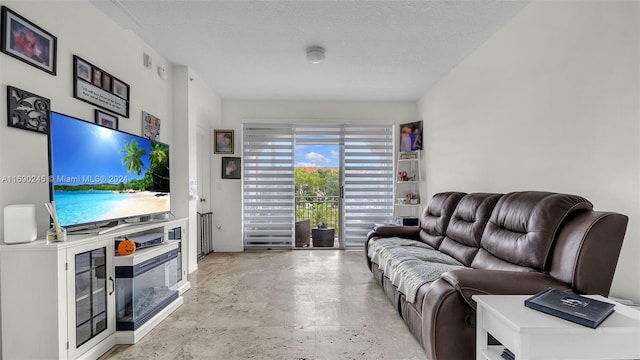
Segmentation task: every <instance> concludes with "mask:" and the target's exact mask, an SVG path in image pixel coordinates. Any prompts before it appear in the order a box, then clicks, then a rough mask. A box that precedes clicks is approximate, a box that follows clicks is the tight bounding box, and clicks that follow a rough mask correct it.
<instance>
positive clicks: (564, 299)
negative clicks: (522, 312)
mask: <svg viewBox="0 0 640 360" xmlns="http://www.w3.org/2000/svg"><path fill="white" fill-rule="evenodd" d="M524 306H526V307H529V308H532V309H534V310H538V311H542V312H543V313H547V314H549V315H553V316H557V317H559V318H562V319H565V320H569V321H571V322H574V323H576V324H580V325H584V326H587V327H590V328H593V329H595V328H597V327H598V326H599V325H600V324H601V323H602V322H603V321H604V319H606V318H607V317H608V316H609V315H611V314H612V313H613V308H614V306H615V305H614V304H611V303H608V302H604V301H600V300H595V299H591V298H588V297H585V296H580V295H577V294H573V293H570V292H566V291H560V290H557V289H547V290H544V291H542V292H539V293H537V294H535V295H533V296H532V297H530V298H528V299H526V300H525V301H524Z"/></svg>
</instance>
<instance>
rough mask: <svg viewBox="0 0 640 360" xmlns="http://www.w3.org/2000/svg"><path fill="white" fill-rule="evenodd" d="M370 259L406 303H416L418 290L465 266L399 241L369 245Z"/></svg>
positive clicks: (423, 246)
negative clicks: (403, 297) (404, 298)
mask: <svg viewBox="0 0 640 360" xmlns="http://www.w3.org/2000/svg"><path fill="white" fill-rule="evenodd" d="M368 255H369V257H370V258H371V261H372V262H374V263H376V264H378V266H379V268H380V270H382V272H383V273H384V275H385V276H386V277H387V278H389V280H391V283H392V284H393V285H394V286H396V287H397V288H398V291H400V292H401V293H402V294H404V296H405V297H406V299H407V301H408V302H410V303H413V302H415V299H416V294H417V293H418V289H420V287H421V286H423V285H424V284H427V283H430V282H432V281H435V280H437V279H438V278H439V277H440V275H442V273H444V272H447V271H450V270H454V269H462V268H464V265H463V264H462V263H460V262H459V261H457V260H456V259H454V258H452V257H450V256H448V255H445V254H443V253H441V252H439V251H438V250H435V249H434V248H433V247H431V246H429V245H427V244H424V243H421V242H418V241H415V240H407V239H402V238H385V239H378V240H376V241H372V242H371V243H370V244H369V252H368Z"/></svg>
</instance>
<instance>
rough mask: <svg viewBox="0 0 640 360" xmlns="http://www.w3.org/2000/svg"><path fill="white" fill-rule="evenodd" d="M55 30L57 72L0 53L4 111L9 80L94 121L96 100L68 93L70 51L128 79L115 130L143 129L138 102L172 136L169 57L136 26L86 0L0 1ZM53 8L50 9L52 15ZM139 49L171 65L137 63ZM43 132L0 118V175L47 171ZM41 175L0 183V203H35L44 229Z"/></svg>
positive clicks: (166, 137)
mask: <svg viewBox="0 0 640 360" xmlns="http://www.w3.org/2000/svg"><path fill="white" fill-rule="evenodd" d="M0 4H2V5H6V6H8V7H9V8H10V9H11V10H13V11H15V12H17V13H18V14H20V15H22V16H24V17H25V18H27V19H28V20H30V21H32V22H34V23H35V24H37V25H38V26H40V27H42V28H44V29H45V30H47V31H48V32H50V33H51V34H53V35H54V36H56V37H57V38H58V51H57V59H58V60H57V75H56V76H52V75H50V74H48V73H45V72H43V71H41V70H39V69H37V68H35V67H33V66H30V65H28V64H26V63H24V62H22V61H19V60H16V59H14V58H11V57H8V56H6V55H5V54H0V58H1V59H0V61H2V67H1V68H0V81H1V83H0V87H1V90H0V99H3V100H2V101H0V114H2V116H3V119H4V118H5V117H6V100H5V99H6V98H7V97H6V87H7V85H11V86H14V87H17V88H20V89H23V90H27V91H30V92H32V93H35V94H38V95H41V96H44V97H47V98H49V99H51V109H52V110H53V111H56V112H61V113H64V114H67V115H71V116H74V117H78V118H81V119H85V120H87V121H90V122H93V121H94V110H95V109H96V107H95V106H92V105H90V104H87V103H85V102H82V101H80V100H77V99H75V98H73V65H72V64H73V55H78V56H80V57H82V58H83V59H85V60H87V61H88V62H90V63H92V64H93V65H95V66H98V67H100V68H102V69H104V70H105V71H108V72H109V73H111V74H112V75H114V76H116V77H118V78H119V79H121V80H122V81H124V82H126V83H128V84H129V86H130V111H129V114H130V115H129V118H128V119H127V118H125V117H123V116H119V119H120V121H119V122H120V124H119V128H120V130H123V131H126V132H130V133H134V134H141V131H142V110H145V111H147V112H149V113H151V114H153V115H155V116H157V117H158V118H160V120H161V122H162V123H161V129H160V141H163V142H167V143H170V142H171V139H172V129H173V120H172V101H171V99H172V83H171V78H172V76H171V69H170V67H169V66H168V65H167V62H166V61H165V60H164V59H163V58H162V57H161V56H159V55H158V54H157V53H156V52H155V51H154V50H153V49H151V48H150V47H149V46H148V45H146V44H145V43H144V42H143V41H142V40H140V39H139V38H138V37H137V36H136V35H134V34H133V33H131V32H129V31H126V30H123V29H121V28H120V27H119V26H118V25H116V24H115V23H114V22H112V21H111V20H110V19H108V18H107V17H106V16H105V15H103V14H102V13H101V12H100V11H98V10H97V9H96V8H95V7H94V6H93V5H91V4H89V3H88V2H85V1H74V2H46V1H39V2H35V1H30V2H26V1H0ZM52 14H55V15H54V16H52ZM143 53H148V54H150V55H151V56H152V57H153V60H154V64H157V65H162V66H164V67H165V68H167V69H168V77H167V80H162V79H160V77H159V76H158V75H157V72H156V71H155V69H152V70H149V69H147V68H145V67H144V66H143V64H142V56H143ZM47 154H48V150H47V136H46V135H44V134H38V133H35V132H31V131H25V130H20V129H16V128H10V127H7V125H6V120H4V121H3V122H2V123H0V158H1V159H2V160H1V165H0V166H1V167H0V176H17V175H48V155H47ZM47 201H49V189H48V184H46V183H36V184H15V183H7V182H5V183H0V211H2V209H3V208H4V206H6V205H9V204H20V203H30V204H37V207H36V208H37V219H38V233H39V234H40V235H41V236H44V233H45V231H46V228H47V226H48V221H49V216H48V214H47V212H46V209H45V207H44V205H43V204H44V203H45V202H47ZM3 228H4V227H3V224H2V222H0V238H1V237H3V236H4V235H3V233H4V231H3Z"/></svg>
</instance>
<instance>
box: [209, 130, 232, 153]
mask: <svg viewBox="0 0 640 360" xmlns="http://www.w3.org/2000/svg"><path fill="white" fill-rule="evenodd" d="M233 138H234V136H233V130H213V153H214V154H233V149H234V139H233Z"/></svg>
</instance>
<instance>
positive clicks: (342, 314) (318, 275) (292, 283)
mask: <svg viewBox="0 0 640 360" xmlns="http://www.w3.org/2000/svg"><path fill="white" fill-rule="evenodd" d="M189 279H190V281H191V290H189V291H187V292H186V293H184V301H185V302H184V304H183V305H182V306H181V307H180V308H178V309H177V310H176V311H175V312H174V313H173V314H171V315H170V316H169V317H168V318H167V319H165V320H164V321H163V322H162V323H161V324H160V325H158V326H157V327H156V328H155V329H154V330H153V331H152V332H150V333H149V334H148V335H147V336H145V337H144V338H143V339H142V340H140V341H139V342H138V343H137V344H135V345H118V346H116V347H114V348H113V349H111V350H110V351H109V352H108V353H107V354H105V355H103V356H102V357H101V358H100V360H105V359H136V360H144V359H219V360H231V359H278V360H279V359H291V360H303V359H304V360H312V359H317V360H320V359H331V360H338V359H375V360H378V359H393V360H401V359H425V358H426V356H425V354H424V352H423V350H422V348H421V346H420V344H419V343H418V341H417V340H416V339H415V338H414V337H413V335H411V333H410V332H409V330H408V329H407V327H406V326H405V324H404V322H402V320H401V319H400V317H399V316H398V315H397V314H396V312H395V311H394V309H393V306H392V305H391V303H390V302H389V300H387V298H386V296H385V295H384V293H383V291H382V288H381V287H380V286H378V284H377V283H376V282H375V280H374V279H373V276H371V273H370V272H369V270H368V268H367V265H366V263H365V259H364V254H363V252H362V250H360V251H342V250H315V251H310V250H295V251H287V252H279V251H278V252H246V253H212V254H210V255H208V256H207V257H205V258H204V259H202V260H201V261H200V262H199V263H198V270H197V271H196V272H194V273H193V274H192V275H190V277H189Z"/></svg>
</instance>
